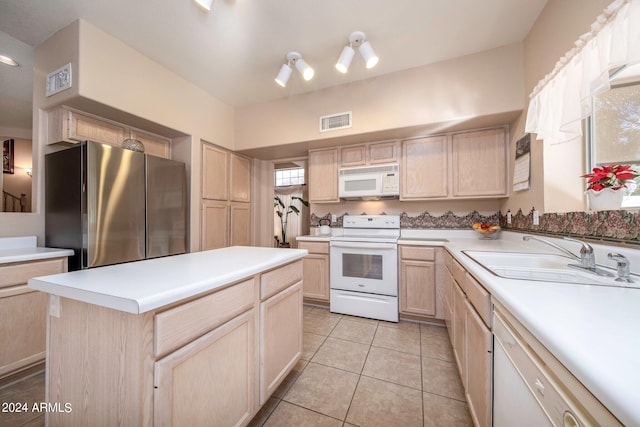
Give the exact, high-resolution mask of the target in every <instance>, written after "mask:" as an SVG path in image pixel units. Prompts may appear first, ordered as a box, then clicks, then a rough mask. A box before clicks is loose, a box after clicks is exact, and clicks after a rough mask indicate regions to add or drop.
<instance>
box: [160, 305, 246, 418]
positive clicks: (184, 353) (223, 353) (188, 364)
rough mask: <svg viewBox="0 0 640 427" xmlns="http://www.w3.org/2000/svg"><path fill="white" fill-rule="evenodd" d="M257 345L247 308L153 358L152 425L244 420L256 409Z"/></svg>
mask: <svg viewBox="0 0 640 427" xmlns="http://www.w3.org/2000/svg"><path fill="white" fill-rule="evenodd" d="M255 345H256V332H255V314H254V310H250V311H248V312H246V313H244V314H242V315H240V316H238V317H236V318H234V319H232V320H231V321H229V322H227V323H225V324H224V325H222V326H220V327H219V328H217V329H214V330H213V331H211V332H209V333H207V334H205V335H203V336H202V337H200V338H198V339H197V340H195V341H193V342H191V343H190V344H188V345H185V346H184V347H182V348H180V349H179V350H177V351H175V352H173V353H171V354H170V355H168V356H167V357H165V358H163V359H161V360H159V361H158V362H156V363H155V366H154V372H155V381H154V383H155V387H156V392H155V394H154V423H153V425H154V426H156V427H162V426H167V427H170V426H186V425H203V426H204V425H211V423H212V422H213V420H215V423H214V424H215V425H220V426H241V425H246V424H247V423H248V422H249V421H250V420H251V417H252V416H253V414H254V412H255V408H256V402H255V389H256V381H255V368H256V351H255ZM221 385H224V386H222V387H221Z"/></svg>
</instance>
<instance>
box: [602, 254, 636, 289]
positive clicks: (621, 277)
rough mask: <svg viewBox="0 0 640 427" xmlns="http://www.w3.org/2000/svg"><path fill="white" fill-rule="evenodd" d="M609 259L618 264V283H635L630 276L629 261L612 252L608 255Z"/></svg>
mask: <svg viewBox="0 0 640 427" xmlns="http://www.w3.org/2000/svg"><path fill="white" fill-rule="evenodd" d="M607 258H609V259H611V260H614V261H615V262H616V269H617V273H618V277H616V282H626V283H633V279H632V278H631V277H630V276H629V273H630V269H629V260H628V259H627V257H625V256H624V255H622V254H618V253H614V252H610V253H609V254H608V255H607Z"/></svg>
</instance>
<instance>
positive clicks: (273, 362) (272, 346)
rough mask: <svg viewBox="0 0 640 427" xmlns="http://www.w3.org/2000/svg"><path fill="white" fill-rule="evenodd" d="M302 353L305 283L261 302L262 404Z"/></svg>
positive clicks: (299, 283) (295, 285)
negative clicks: (303, 292)
mask: <svg viewBox="0 0 640 427" xmlns="http://www.w3.org/2000/svg"><path fill="white" fill-rule="evenodd" d="M301 355H302V282H297V283H296V284H294V285H292V286H289V287H288V288H286V289H285V290H283V291H281V292H280V293H277V294H276V295H274V296H272V297H271V298H269V299H267V300H265V301H263V302H262V303H261V304H260V405H262V404H264V403H265V402H266V401H267V399H268V398H269V396H271V394H272V393H273V392H274V391H275V390H276V388H278V386H279V385H280V383H281V382H282V380H283V379H284V378H285V377H286V376H287V374H288V373H289V372H290V371H291V369H292V368H293V366H294V365H295V364H296V363H297V362H298V360H299V359H300V356H301Z"/></svg>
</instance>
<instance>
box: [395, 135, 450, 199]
mask: <svg viewBox="0 0 640 427" xmlns="http://www.w3.org/2000/svg"><path fill="white" fill-rule="evenodd" d="M401 151H402V152H401V157H400V200H420V199H429V198H436V197H446V196H447V137H446V136H439V137H432V138H420V139H412V140H408V141H402V149H401Z"/></svg>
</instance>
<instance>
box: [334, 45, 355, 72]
mask: <svg viewBox="0 0 640 427" xmlns="http://www.w3.org/2000/svg"><path fill="white" fill-rule="evenodd" d="M355 53H356V51H355V50H353V48H352V47H351V46H345V47H344V49H342V53H341V54H340V58H338V62H336V69H337V70H338V71H340V72H341V73H343V74H344V73H346V72H347V71H349V65H351V61H352V60H353V55H355Z"/></svg>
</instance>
